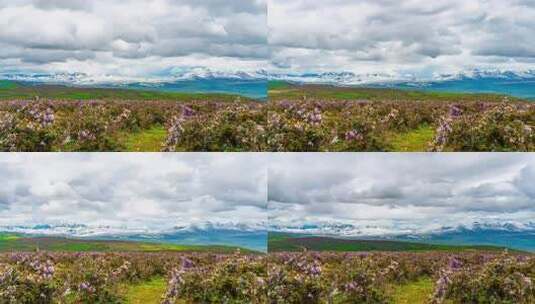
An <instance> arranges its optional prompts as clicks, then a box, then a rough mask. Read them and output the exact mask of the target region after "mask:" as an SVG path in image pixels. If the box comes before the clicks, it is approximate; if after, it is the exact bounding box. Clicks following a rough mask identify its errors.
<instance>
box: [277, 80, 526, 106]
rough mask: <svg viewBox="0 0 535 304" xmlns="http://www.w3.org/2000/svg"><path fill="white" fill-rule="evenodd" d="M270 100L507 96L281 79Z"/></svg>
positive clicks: (491, 98) (492, 98) (487, 98)
mask: <svg viewBox="0 0 535 304" xmlns="http://www.w3.org/2000/svg"><path fill="white" fill-rule="evenodd" d="M268 96H269V99H270V100H273V101H276V100H285V99H289V100H292V99H303V98H307V99H329V100H367V101H444V102H466V101H480V100H485V101H490V102H492V101H494V102H499V101H502V100H503V98H504V97H505V95H500V94H476V93H474V94H472V93H452V92H425V91H418V90H402V89H387V88H369V87H348V86H332V85H320V84H304V85H301V84H295V83H289V82H282V81H271V82H269V84H268ZM508 99H509V100H510V101H523V100H522V99H520V98H515V97H509V96H508Z"/></svg>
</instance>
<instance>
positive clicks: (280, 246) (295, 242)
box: [268, 232, 505, 252]
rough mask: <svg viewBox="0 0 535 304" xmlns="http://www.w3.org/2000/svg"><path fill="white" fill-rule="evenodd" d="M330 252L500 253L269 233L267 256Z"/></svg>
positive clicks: (489, 248)
mask: <svg viewBox="0 0 535 304" xmlns="http://www.w3.org/2000/svg"><path fill="white" fill-rule="evenodd" d="M305 249H306V250H310V251H333V252H368V251H387V252H424V251H445V252H455V251H459V252H460V251H502V250H504V249H505V248H502V247H494V246H452V245H436V244H426V243H416V242H405V241H391V240H354V239H342V238H334V237H323V236H308V235H298V234H286V233H273V232H271V233H269V236H268V251H269V252H298V251H303V250H305Z"/></svg>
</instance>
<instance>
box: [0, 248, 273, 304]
mask: <svg viewBox="0 0 535 304" xmlns="http://www.w3.org/2000/svg"><path fill="white" fill-rule="evenodd" d="M265 267H266V263H265V257H264V256H261V255H246V254H240V253H235V254H217V253H171V252H168V253H164V252H162V253H51V252H48V253H45V252H41V253H10V254H2V255H0V303H17V304H18V303H124V302H126V299H128V298H129V295H128V294H127V293H126V292H125V290H128V289H129V288H128V286H134V287H135V286H136V284H139V283H142V282H146V281H149V280H151V279H154V278H163V280H161V282H165V283H164V285H163V286H161V288H160V289H161V294H157V295H156V299H157V300H158V302H161V303H265V302H266V296H265V295H266V284H265V275H264V274H265V272H266V269H265ZM135 300H139V301H144V300H145V299H135Z"/></svg>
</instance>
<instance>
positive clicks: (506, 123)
mask: <svg viewBox="0 0 535 304" xmlns="http://www.w3.org/2000/svg"><path fill="white" fill-rule="evenodd" d="M45 88H46V87H45ZM283 88H286V87H283ZM41 90H42V92H41V93H43V94H44V95H45V96H50V97H49V98H42V99H39V98H34V99H29V98H24V99H6V100H3V101H1V102H0V151H140V152H148V151H168V152H172V151H251V152H258V151H274V152H275V151H295V152H298V151H299V152H304V151H519V152H520V151H535V103H534V102H529V101H523V100H517V99H509V98H507V97H503V96H495V95H467V94H442V95H440V94H431V93H421V92H404V91H399V90H398V91H395V90H385V89H354V88H353V89H344V90H342V89H340V88H333V87H326V86H320V87H315V86H300V87H297V88H296V87H293V86H290V87H289V88H286V89H279V90H271V91H270V96H269V102H258V101H252V100H248V99H245V98H244V99H243V100H242V99H241V98H240V97H237V96H225V95H220V96H218V95H215V96H202V95H198V96H197V95H195V94H192V95H188V96H186V97H187V98H186V97H184V96H176V97H174V95H169V96H168V95H161V96H159V95H154V96H153V95H149V96H148V97H155V98H160V99H154V100H150V99H143V96H144V95H140V94H141V93H139V92H137V93H136V92H135V91H134V92H132V91H128V90H125V91H124V92H123V91H114V90H102V92H103V93H102V94H104V93H106V94H112V95H110V96H108V95H103V99H98V98H96V99H91V98H88V99H76V98H75V97H77V96H78V95H76V94H75V93H77V91H73V92H71V93H69V94H70V95H66V96H67V97H68V98H70V99H68V98H67V97H65V98H66V99H61V97H62V96H64V95H58V94H59V93H57V92H56V93H54V94H52V93H46V90H47V89H41ZM49 90H50V89H49ZM95 90H96V89H95ZM52 92H54V91H52ZM83 92H85V91H83ZM89 92H91V94H90V95H88V96H87V97H93V96H94V97H99V96H100V95H99V94H98V93H99V92H100V91H98V90H97V91H94V90H93V91H89ZM110 92H113V93H110ZM118 92H120V93H121V94H122V95H121V94H119V93H118ZM78 93H79V92H78ZM78 93H77V94H78ZM86 93H87V92H86ZM25 94H29V93H28V92H26V93H25ZM73 94H74V95H73ZM87 94H89V93H87ZM113 94H115V95H113ZM136 94H137V95H136ZM71 95H72V96H71ZM123 95H124V96H123ZM58 96H59V97H58ZM78 97H79V96H78ZM130 97H132V98H137V99H132V100H131V99H125V98H130ZM195 97H197V98H198V99H195Z"/></svg>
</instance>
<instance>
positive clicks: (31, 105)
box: [0, 100, 266, 152]
mask: <svg viewBox="0 0 535 304" xmlns="http://www.w3.org/2000/svg"><path fill="white" fill-rule="evenodd" d="M265 116H266V115H265V114H264V109H263V108H262V106H261V105H260V104H259V103H257V102H252V101H240V100H235V101H191V102H173V101H113V100H105V101H104V100H87V101H71V100H65V101H58V100H25V101H21V100H12V101H3V102H1V103H0V151H11V152H13V151H37V152H40V151H126V150H130V149H128V146H127V143H126V140H125V139H128V138H131V137H132V136H138V135H141V136H142V135H143V133H144V132H146V131H147V130H150V129H154V128H157V129H161V132H160V133H161V136H160V138H159V139H157V140H156V141H155V142H154V143H153V145H152V146H151V147H149V148H146V147H145V148H143V151H145V150H148V149H151V150H155V151H159V150H161V151H260V150H263V135H264V134H263V127H262V126H263V125H265V123H264V121H265ZM133 150H135V149H133Z"/></svg>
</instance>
